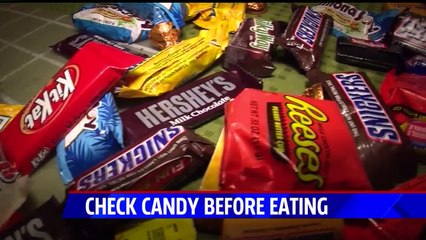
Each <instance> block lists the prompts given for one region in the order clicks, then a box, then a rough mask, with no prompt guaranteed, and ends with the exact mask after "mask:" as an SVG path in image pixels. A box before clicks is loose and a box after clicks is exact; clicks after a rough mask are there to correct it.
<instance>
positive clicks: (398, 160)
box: [307, 70, 417, 189]
mask: <svg viewBox="0 0 426 240" xmlns="http://www.w3.org/2000/svg"><path fill="white" fill-rule="evenodd" d="M307 77H308V79H309V81H310V82H311V83H312V84H319V85H320V86H321V89H322V91H323V93H324V97H325V99H328V100H333V101H335V102H336V103H337V104H338V106H339V108H340V112H341V113H340V114H341V115H342V116H343V119H344V120H345V124H346V125H347V127H348V128H349V129H350V132H351V135H352V139H353V141H354V142H355V144H356V147H357V152H358V155H359V160H360V161H361V162H362V164H363V166H364V169H365V171H366V173H367V175H368V178H369V180H370V183H371V184H372V186H373V188H374V189H391V188H392V187H394V186H395V184H397V183H401V182H404V181H406V180H408V179H411V178H412V177H414V176H415V174H416V167H417V163H416V161H415V160H414V159H413V155H412V149H411V148H410V146H409V144H408V143H409V141H408V139H407V138H406V136H405V135H404V134H403V133H402V132H401V129H400V128H399V127H398V125H397V124H396V123H395V121H394V120H393V118H392V117H391V114H390V111H389V110H388V108H387V106H386V105H385V104H384V103H383V100H382V98H381V96H380V95H379V94H378V92H377V91H376V89H375V88H374V86H373V85H372V84H371V82H370V80H369V79H368V78H367V76H366V75H365V74H364V73H360V72H343V73H332V74H327V73H323V72H321V71H320V70H313V71H310V72H309V73H308V74H307Z"/></svg>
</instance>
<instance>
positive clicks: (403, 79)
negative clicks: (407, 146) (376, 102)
mask: <svg viewBox="0 0 426 240" xmlns="http://www.w3.org/2000/svg"><path fill="white" fill-rule="evenodd" d="M425 84H426V75H417V74H413V73H401V74H396V70H395V69H393V70H392V71H390V72H388V73H387V74H386V77H385V79H384V81H383V82H382V85H381V86H380V94H381V96H382V98H383V100H384V102H385V103H386V105H388V106H389V108H390V109H391V111H392V112H391V113H392V115H393V117H394V119H395V120H396V121H397V123H398V124H399V125H400V126H401V128H402V130H403V131H404V132H405V134H406V135H407V136H408V138H409V139H410V140H411V144H412V146H413V147H414V149H415V150H416V153H417V155H418V156H417V158H418V161H419V162H421V163H424V164H426V85H425Z"/></svg>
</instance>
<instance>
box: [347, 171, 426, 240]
mask: <svg viewBox="0 0 426 240" xmlns="http://www.w3.org/2000/svg"><path fill="white" fill-rule="evenodd" d="M394 191H398V192H404V191H426V174H425V175H421V176H419V177H416V178H414V179H412V180H410V181H407V182H405V183H403V184H401V185H399V186H398V187H396V188H394ZM343 233H344V239H345V240H358V239H363V240H400V239H403V240H420V239H425V236H424V235H425V233H426V219H374V220H373V219H370V220H369V222H368V223H366V224H365V225H362V226H361V225H356V224H346V225H345V227H344V231H343ZM421 235H423V236H421Z"/></svg>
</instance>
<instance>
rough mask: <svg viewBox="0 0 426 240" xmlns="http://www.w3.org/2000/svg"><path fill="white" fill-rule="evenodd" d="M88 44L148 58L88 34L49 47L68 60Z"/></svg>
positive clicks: (75, 36) (141, 52)
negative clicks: (102, 44) (100, 44)
mask: <svg viewBox="0 0 426 240" xmlns="http://www.w3.org/2000/svg"><path fill="white" fill-rule="evenodd" d="M89 42H100V43H104V44H106V45H109V46H112V47H115V48H118V49H121V50H123V51H126V52H129V53H131V54H134V55H138V56H142V57H144V58H148V57H149V55H151V54H148V53H145V52H143V51H138V50H136V49H132V48H129V47H126V46H123V45H121V44H118V43H116V42H113V41H110V40H108V39H106V38H103V37H101V36H99V35H93V34H89V33H77V34H74V35H72V36H69V37H67V38H65V39H63V40H61V41H59V42H57V43H55V44H54V45H52V46H50V47H51V48H52V49H53V50H54V51H55V52H57V53H59V54H61V55H63V56H65V57H67V58H70V57H72V56H73V55H74V54H75V53H76V52H78V50H80V49H81V48H82V47H84V46H85V45H86V44H87V43H89Z"/></svg>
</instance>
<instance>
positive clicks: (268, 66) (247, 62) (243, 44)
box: [223, 18, 286, 78]
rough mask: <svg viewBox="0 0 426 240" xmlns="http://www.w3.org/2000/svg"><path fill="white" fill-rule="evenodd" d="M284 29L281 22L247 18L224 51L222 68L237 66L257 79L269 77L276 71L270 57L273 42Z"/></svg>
mask: <svg viewBox="0 0 426 240" xmlns="http://www.w3.org/2000/svg"><path fill="white" fill-rule="evenodd" d="M285 27H286V23H285V22H282V21H269V20H265V19H260V18H247V19H246V20H245V21H244V22H243V23H242V24H241V25H240V28H239V29H238V31H237V33H236V34H235V36H234V38H233V39H232V41H231V42H230V43H229V46H228V47H227V48H226V50H225V54H224V59H223V67H224V68H225V69H229V68H230V67H231V66H232V65H235V64H237V65H239V66H241V67H243V68H244V69H245V70H246V71H248V72H250V73H252V74H253V75H255V76H257V77H261V78H266V77H270V76H271V75H272V73H273V72H274V71H275V69H276V68H275V66H274V65H273V64H272V57H271V52H272V48H273V47H274V45H273V44H274V40H275V37H278V36H280V35H281V34H282V33H283V32H284V31H285Z"/></svg>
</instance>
